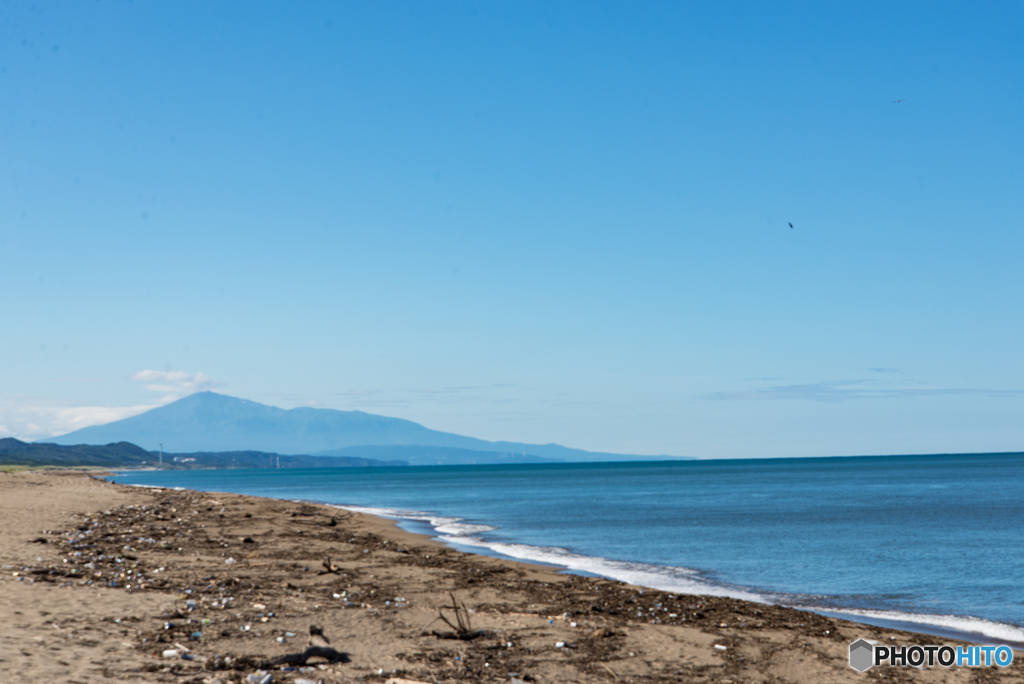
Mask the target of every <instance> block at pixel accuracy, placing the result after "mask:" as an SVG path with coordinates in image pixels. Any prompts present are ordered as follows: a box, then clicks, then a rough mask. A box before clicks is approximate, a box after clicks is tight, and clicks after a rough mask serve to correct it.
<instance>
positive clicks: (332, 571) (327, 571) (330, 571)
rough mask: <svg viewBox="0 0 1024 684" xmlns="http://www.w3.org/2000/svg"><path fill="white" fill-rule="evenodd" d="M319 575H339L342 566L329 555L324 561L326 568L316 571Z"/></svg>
mask: <svg viewBox="0 0 1024 684" xmlns="http://www.w3.org/2000/svg"><path fill="white" fill-rule="evenodd" d="M316 574H318V575H339V574H341V568H340V567H338V566H337V565H335V564H334V563H332V562H331V557H330V556H328V557H327V559H326V560H325V561H324V569H323V570H321V571H320V572H318V573H316Z"/></svg>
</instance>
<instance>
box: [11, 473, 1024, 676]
mask: <svg viewBox="0 0 1024 684" xmlns="http://www.w3.org/2000/svg"><path fill="white" fill-rule="evenodd" d="M0 520H2V521H3V524H2V525H0V563H2V565H3V566H4V567H3V569H2V573H0V615H2V616H3V618H4V619H3V620H2V621H0V681H3V682H150V681H152V682H189V683H195V684H198V683H200V682H217V681H218V680H219V681H220V682H224V683H226V682H241V681H248V680H249V678H250V677H251V676H252V675H257V679H258V678H259V677H263V676H265V675H263V674H258V673H264V672H265V673H268V674H270V676H271V677H272V681H274V682H289V681H299V680H300V679H306V680H309V681H312V682H318V681H321V680H322V681H323V682H325V684H330V683H332V682H357V681H363V682H387V681H389V680H393V681H396V682H397V681H400V680H402V679H404V680H411V681H417V682H513V684H515V680H520V681H525V682H701V683H703V682H720V683H723V684H729V683H732V684H739V683H740V682H765V683H769V682H770V683H778V682H794V683H808V684H810V683H816V684H817V683H824V682H862V681H869V680H873V681H889V682H1024V663H1022V661H1024V653H1019V652H1018V653H1017V654H1015V659H1014V660H1015V662H1014V665H1013V666H1012V667H1010V668H1006V669H997V668H994V667H992V668H960V669H958V668H950V669H945V668H941V667H934V668H924V669H914V668H888V667H881V668H874V669H872V670H870V671H868V672H867V673H864V674H861V673H858V672H856V671H854V670H853V669H851V668H850V667H849V666H848V664H847V657H848V645H849V643H850V642H852V641H854V640H856V639H858V638H866V639H875V640H878V641H880V642H884V643H888V644H895V645H906V644H914V643H924V644H928V643H937V642H938V643H955V642H952V641H949V640H945V639H938V638H936V637H928V636H921V635H916V634H912V633H908V632H899V631H893V630H887V629H882V628H877V627H870V626H866V625H861V624H856V623H851V622H846V621H843V620H838V619H833V618H828V617H825V616H821V615H817V614H813V613H807V612H802V611H797V610H793V609H788V608H782V607H777V606H766V605H761V604H755V603H748V602H744V601H739V600H735V599H725V598H716V597H708V596H691V595H675V594H669V593H666V592H660V591H655V590H649V589H648V590H644V589H641V588H639V587H633V586H630V585H626V584H623V583H621V582H616V581H611V580H604V579H598V578H590V577H580V576H575V575H565V574H559V573H558V572H557V571H556V570H555V569H552V568H548V567H540V566H533V565H529V564H525V563H519V562H513V561H508V560H504V559H498V558H492V557H487V556H478V555H472V554H465V553H461V552H459V551H456V550H453V549H450V548H447V547H445V546H444V545H443V544H440V543H438V542H436V541H433V540H431V539H430V538H428V537H425V536H420V535H415V534H411V533H408V532H405V531H403V530H401V529H399V528H398V527H396V526H395V525H394V523H392V522H391V521H388V520H384V519H381V518H376V517H373V516H370V515H365V514H359V513H353V512H349V511H342V510H338V509H336V508H332V507H329V506H320V505H309V504H295V503H291V502H287V501H279V500H274V499H263V498H258V497H249V496H240V495H235V494H215V493H204V492H183V491H173V490H159V489H141V488H136V487H126V486H122V485H116V484H110V483H108V482H105V481H103V480H100V479H97V478H94V477H91V476H89V475H86V474H82V473H59V472H46V473H43V472H21V473H0ZM453 598H454V601H455V602H456V604H458V605H459V606H460V607H461V606H464V607H465V609H466V610H465V612H463V611H461V610H460V611H458V615H456V611H455V610H453V609H452V608H451V605H452V602H453ZM445 606H448V607H447V608H446V607H445ZM441 613H443V615H444V617H445V618H446V619H447V621H448V622H449V623H451V624H447V623H446V622H445V621H444V620H441V619H439V615H440V614H441ZM460 618H461V619H462V621H463V626H466V627H467V629H466V634H464V635H463V636H465V637H471V638H458V636H459V635H458V634H457V633H456V631H457V629H458V628H459V627H460V623H459V619H460ZM467 622H468V624H466V623H467ZM311 625H314V626H316V627H319V628H320V629H321V630H322V632H323V634H324V635H325V637H326V639H327V640H329V644H325V643H324V642H320V641H318V639H317V638H316V637H314V638H313V640H312V643H314V644H317V643H319V644H321V645H322V646H323V647H324V648H325V649H327V648H329V649H333V651H334V653H333V654H332V653H331V652H330V651H328V650H321V651H320V652H321V653H324V654H327V655H329V656H330V658H331V659H334V660H336V661H338V662H333V663H331V662H327V661H328V659H327V658H322V657H314V658H310V659H309V660H308V661H306V662H302V658H301V657H300V656H301V655H303V654H306V649H307V646H309V644H310V643H311V642H310V636H309V635H310V626H311ZM172 651H173V652H177V653H176V654H170V652H172ZM165 652H168V653H169V657H167V656H165V655H164V653H165ZM183 656H184V657H183ZM513 678H514V679H513Z"/></svg>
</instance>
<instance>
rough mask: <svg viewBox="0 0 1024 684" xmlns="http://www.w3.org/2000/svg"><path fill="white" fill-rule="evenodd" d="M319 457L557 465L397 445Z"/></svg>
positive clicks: (348, 449) (501, 455)
mask: <svg viewBox="0 0 1024 684" xmlns="http://www.w3.org/2000/svg"><path fill="white" fill-rule="evenodd" d="M318 456H323V457H328V456H333V457H335V458H340V457H343V456H347V457H354V456H355V457H362V458H370V459H384V460H386V459H395V460H399V461H401V462H403V463H405V464H407V465H414V466H423V465H482V464H496V463H558V462H559V461H556V460H555V459H553V458H541V457H540V456H531V455H529V454H516V453H510V452H505V453H499V452H497V451H473V450H471V449H456V448H455V447H434V446H422V445H418V444H417V445H407V444H400V445H395V446H354V447H345V448H344V449H334V450H331V451H324V452H322V453H320V454H318Z"/></svg>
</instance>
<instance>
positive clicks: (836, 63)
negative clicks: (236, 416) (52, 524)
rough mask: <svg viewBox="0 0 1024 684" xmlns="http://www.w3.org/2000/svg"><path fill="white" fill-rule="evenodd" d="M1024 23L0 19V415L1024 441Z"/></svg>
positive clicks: (219, 10)
mask: <svg viewBox="0 0 1024 684" xmlns="http://www.w3.org/2000/svg"><path fill="white" fill-rule="evenodd" d="M1022 33H1024V6H1022V5H1021V4H1020V3H1011V2H1007V3H976V4H962V3H961V4H947V3H903V4H896V3H845V4H840V3H829V4H826V3H789V4H783V3H768V4H766V3H690V4H685V3H639V2H637V3H593V2H586V3H569V2H562V3H527V2H519V3H472V2H468V3H458V2H448V3H411V2H410V3H383V2H381V3H348V4H340V3H327V2H324V3H317V2H307V3H248V2H247V3H241V2H233V3H232V2H223V3H199V2H176V3H155V2H143V1H141V0H139V1H136V2H127V1H125V2H119V1H110V0H101V1H99V2H89V3H85V2H42V1H40V2H35V3H30V2H17V3H8V2H5V3H0V358H2V359H3V362H2V364H0V436H4V435H13V436H18V437H22V438H39V437H44V436H47V435H51V434H56V433H60V432H66V431H68V430H71V429H73V428H75V427H80V426H84V425H86V424H91V423H96V422H105V421H108V420H112V419H115V418H118V417H123V416H127V415H131V414H132V413H136V412H139V411H141V410H144V409H145V408H146V407H151V406H156V405H159V404H160V403H162V402H166V401H170V400H173V399H174V398H177V397H180V396H184V394H186V393H187V392H189V391H194V390H197V389H215V390H216V391H220V392H223V393H225V394H231V395H235V396H241V397H245V398H248V399H253V400H255V401H260V402H263V403H269V404H273V405H277V406H283V407H286V408H290V407H294V406H302V405H311V406H324V407H332V408H340V409H360V410H364V411H368V412H372V413H380V414H384V415H392V416H399V417H403V418H408V419H411V420H416V421H418V422H421V423H423V424H425V425H427V426H428V427H431V428H435V429H441V430H449V431H453V432H459V433H462V434H467V435H472V436H475V437H481V438H485V439H507V440H517V441H526V442H558V443H561V444H565V445H568V446H574V447H580V448H587V449H594V450H601V451H622V452H629V453H649V454H671V455H687V456H698V457H759V456H810V455H833V454H882V453H921V452H947V451H1004V450H1019V449H1024V420H1022V419H1021V418H1022V411H1024V365H1022V363H1021V353H1020V350H1021V340H1022V339H1024V322H1022V321H1024V317H1022V316H1021V303H1020V302H1021V300H1022V295H1024V287H1022V286H1024V275H1022V269H1021V263H1022V257H1024V233H1022V230H1021V228H1022V225H1024V116H1022V114H1021V112H1024V90H1022V89H1021V88H1020V84H1021V83H1022V82H1024V40H1022ZM790 222H792V224H793V226H794V227H793V228H792V229H791V228H790V227H789V225H788V224H789V223H790Z"/></svg>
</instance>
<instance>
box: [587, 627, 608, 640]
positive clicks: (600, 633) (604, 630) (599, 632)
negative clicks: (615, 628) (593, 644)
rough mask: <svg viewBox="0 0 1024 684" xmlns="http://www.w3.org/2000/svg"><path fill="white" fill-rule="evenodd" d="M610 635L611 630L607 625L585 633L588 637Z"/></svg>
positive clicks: (604, 637)
mask: <svg viewBox="0 0 1024 684" xmlns="http://www.w3.org/2000/svg"><path fill="white" fill-rule="evenodd" d="M611 635H612V631H611V630H610V629H608V628H607V627H598V628H597V629H595V630H594V631H593V632H591V633H590V634H588V635H587V638H588V639H606V638H608V637H610V636H611Z"/></svg>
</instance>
